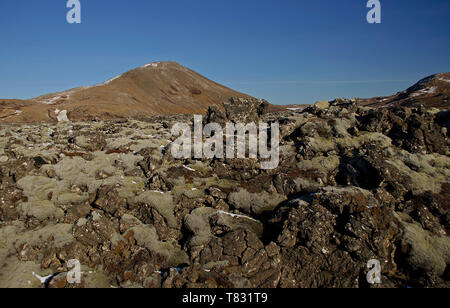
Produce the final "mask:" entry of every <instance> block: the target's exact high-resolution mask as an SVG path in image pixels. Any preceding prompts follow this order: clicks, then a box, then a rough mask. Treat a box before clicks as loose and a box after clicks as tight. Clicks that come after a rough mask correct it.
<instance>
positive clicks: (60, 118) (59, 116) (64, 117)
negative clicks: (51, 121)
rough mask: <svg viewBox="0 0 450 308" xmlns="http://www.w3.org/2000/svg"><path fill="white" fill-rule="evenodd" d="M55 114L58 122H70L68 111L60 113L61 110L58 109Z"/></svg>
mask: <svg viewBox="0 0 450 308" xmlns="http://www.w3.org/2000/svg"><path fill="white" fill-rule="evenodd" d="M55 114H56V118H57V120H58V122H69V118H67V110H62V111H60V110H59V109H56V110H55Z"/></svg>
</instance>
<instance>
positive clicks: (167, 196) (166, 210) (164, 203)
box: [135, 191, 177, 228]
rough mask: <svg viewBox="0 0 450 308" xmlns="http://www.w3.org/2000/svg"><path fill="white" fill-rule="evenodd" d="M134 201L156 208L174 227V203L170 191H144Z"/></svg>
mask: <svg viewBox="0 0 450 308" xmlns="http://www.w3.org/2000/svg"><path fill="white" fill-rule="evenodd" d="M135 201H136V202H138V203H145V204H148V205H149V206H151V207H153V208H154V209H156V210H157V211H158V212H159V213H160V214H161V215H162V216H163V217H164V218H165V219H166V221H167V223H168V224H169V226H170V227H172V228H175V227H176V226H177V221H176V219H175V215H174V211H175V204H174V202H173V196H172V194H171V193H159V192H152V191H146V192H144V193H142V194H140V195H139V196H137V197H136V199H135Z"/></svg>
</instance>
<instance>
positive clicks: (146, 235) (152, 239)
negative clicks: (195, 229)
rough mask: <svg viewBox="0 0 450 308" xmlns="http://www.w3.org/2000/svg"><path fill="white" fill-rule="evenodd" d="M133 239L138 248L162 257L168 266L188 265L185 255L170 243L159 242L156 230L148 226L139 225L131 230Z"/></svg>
mask: <svg viewBox="0 0 450 308" xmlns="http://www.w3.org/2000/svg"><path fill="white" fill-rule="evenodd" d="M131 230H132V231H133V233H134V238H135V240H136V242H137V243H138V245H139V246H142V247H145V248H147V249H148V250H150V251H152V252H154V253H157V254H159V255H162V256H164V257H165V258H166V259H167V261H168V263H169V264H168V265H169V266H178V265H181V264H186V263H189V258H188V256H187V254H186V253H185V252H184V251H182V250H181V249H179V248H175V247H174V246H173V245H172V244H171V243H168V242H162V241H160V240H159V237H158V234H157V233H156V229H155V227H153V226H149V225H139V226H136V227H134V228H132V229H131Z"/></svg>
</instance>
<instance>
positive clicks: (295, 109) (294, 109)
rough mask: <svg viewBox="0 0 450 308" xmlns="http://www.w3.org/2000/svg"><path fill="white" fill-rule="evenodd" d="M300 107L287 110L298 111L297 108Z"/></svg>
mask: <svg viewBox="0 0 450 308" xmlns="http://www.w3.org/2000/svg"><path fill="white" fill-rule="evenodd" d="M300 109H301V108H287V110H290V111H298V110H300Z"/></svg>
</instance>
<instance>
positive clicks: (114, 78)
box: [102, 75, 122, 85]
mask: <svg viewBox="0 0 450 308" xmlns="http://www.w3.org/2000/svg"><path fill="white" fill-rule="evenodd" d="M120 77H122V75H119V76H116V77H113V78H111V79H109V80H107V81H105V82H104V83H102V85H107V84H109V83H111V82H113V81H114V80H116V79H119V78H120Z"/></svg>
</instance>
